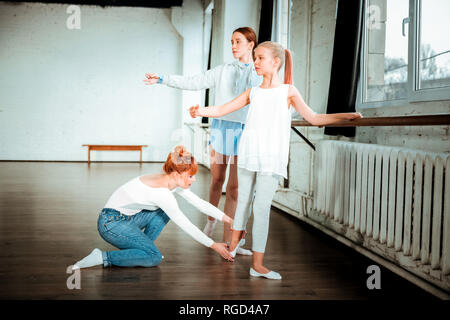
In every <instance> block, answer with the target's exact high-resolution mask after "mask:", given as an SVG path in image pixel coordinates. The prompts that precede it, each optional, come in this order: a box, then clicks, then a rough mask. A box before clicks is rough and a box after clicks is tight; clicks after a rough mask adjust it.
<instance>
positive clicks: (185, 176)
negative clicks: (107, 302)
mask: <svg viewBox="0 0 450 320" xmlns="http://www.w3.org/2000/svg"><path fill="white" fill-rule="evenodd" d="M163 170H164V173H162V174H152V175H143V176H139V177H136V178H134V179H132V180H131V181H129V182H127V183H125V184H124V185H122V186H121V187H120V188H118V189H117V190H116V191H115V192H114V193H113V194H112V195H111V197H110V198H109V200H108V202H107V203H106V205H105V207H104V209H103V210H102V212H101V213H100V215H99V218H98V224H97V227H98V232H99V233H100V235H101V237H102V238H103V239H104V240H105V241H107V242H109V243H110V244H112V245H113V246H115V247H117V248H119V249H120V250H115V251H101V250H100V249H97V248H96V249H94V250H93V251H92V252H91V253H90V254H89V255H88V256H87V257H85V258H84V259H82V260H80V261H78V262H77V263H75V265H74V266H73V268H74V269H75V268H87V267H92V266H96V265H102V264H103V266H105V267H107V266H111V265H113V266H119V267H137V266H140V267H153V266H156V265H158V264H160V263H161V261H162V259H163V256H162V255H161V253H160V252H159V250H158V248H157V247H156V246H155V244H154V241H155V239H156V238H157V237H158V235H159V234H160V232H161V230H162V229H163V228H164V226H165V225H166V224H167V222H168V221H169V220H172V221H173V222H175V223H176V224H177V225H178V226H179V227H180V228H181V229H182V230H183V231H185V232H186V233H188V234H189V235H190V236H191V237H192V238H194V239H195V240H197V241H198V242H200V243H201V244H203V245H205V246H207V247H210V248H212V249H213V250H215V251H216V252H217V253H219V254H220V255H221V256H222V257H223V258H224V259H227V260H230V261H232V260H233V257H232V256H231V254H230V253H229V252H228V250H227V244H225V243H215V242H214V241H213V240H212V239H210V238H209V237H208V236H206V235H205V234H204V233H203V232H202V231H200V230H199V229H198V228H197V227H196V226H195V225H193V224H192V223H191V222H190V221H189V219H188V218H186V216H185V215H184V214H183V212H182V211H181V210H180V208H179V207H178V204H177V201H176V199H175V197H174V195H173V193H174V192H176V193H178V194H179V195H181V196H182V197H183V198H185V199H186V200H187V201H188V202H190V203H191V204H192V205H194V206H195V207H197V208H198V209H199V210H200V211H202V212H203V213H205V214H207V215H209V216H212V217H214V218H215V219H218V220H221V221H223V222H226V223H228V224H229V225H231V224H232V223H233V219H231V218H230V217H228V216H227V215H225V214H224V213H223V212H222V211H220V210H219V209H217V208H216V207H215V206H213V205H211V204H210V203H209V202H207V201H204V200H202V199H201V198H199V197H198V196H197V195H195V194H194V193H192V192H191V191H190V190H189V187H190V186H191V184H192V183H193V182H194V181H195V174H196V173H197V171H198V165H197V162H196V161H195V159H194V157H193V156H192V155H191V154H190V153H189V152H187V151H186V149H185V148H184V147H183V146H177V147H176V148H175V150H174V151H173V152H171V153H170V154H169V156H168V157H167V160H166V162H165V163H164V166H163ZM142 229H145V230H144V231H142Z"/></svg>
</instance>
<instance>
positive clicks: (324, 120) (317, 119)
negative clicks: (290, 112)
mask: <svg viewBox="0 0 450 320" xmlns="http://www.w3.org/2000/svg"><path fill="white" fill-rule="evenodd" d="M288 102H289V104H291V105H292V106H293V107H294V109H295V110H296V111H297V112H298V113H299V114H300V115H301V116H302V117H303V119H305V120H306V121H308V122H309V123H311V124H312V125H314V126H320V127H321V126H324V125H327V124H333V123H336V122H340V121H342V120H352V119H357V118H362V115H361V113H359V112H351V113H334V114H317V113H316V112H314V110H312V109H311V108H310V107H309V106H308V105H307V104H306V103H305V101H304V100H303V98H302V96H301V94H300V92H298V90H297V88H296V87H294V86H290V87H289V94H288Z"/></svg>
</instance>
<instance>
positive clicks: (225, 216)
mask: <svg viewBox="0 0 450 320" xmlns="http://www.w3.org/2000/svg"><path fill="white" fill-rule="evenodd" d="M222 221H223V222H225V223H228V224H230V225H233V219H231V218H230V217H229V216H227V215H226V214H224V215H223V218H222Z"/></svg>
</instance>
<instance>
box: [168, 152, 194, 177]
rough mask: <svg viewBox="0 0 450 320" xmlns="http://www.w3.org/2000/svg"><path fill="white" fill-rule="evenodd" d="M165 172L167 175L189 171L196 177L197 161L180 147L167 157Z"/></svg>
mask: <svg viewBox="0 0 450 320" xmlns="http://www.w3.org/2000/svg"><path fill="white" fill-rule="evenodd" d="M163 170H164V172H165V173H167V174H171V173H172V172H178V173H183V172H186V171H189V173H190V174H191V175H195V174H196V173H197V172H198V164H197V161H195V159H194V156H193V155H192V154H191V153H189V152H188V151H187V150H186V148H185V147H183V146H181V145H179V146H176V147H175V149H174V151H173V152H171V153H169V155H168V156H167V160H166V162H165V163H164V165H163Z"/></svg>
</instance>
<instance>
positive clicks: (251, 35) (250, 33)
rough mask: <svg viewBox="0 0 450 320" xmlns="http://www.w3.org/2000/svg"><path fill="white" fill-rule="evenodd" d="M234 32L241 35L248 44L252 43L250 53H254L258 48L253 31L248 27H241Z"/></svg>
mask: <svg viewBox="0 0 450 320" xmlns="http://www.w3.org/2000/svg"><path fill="white" fill-rule="evenodd" d="M235 32H239V33H240V34H242V35H243V36H244V37H245V39H247V41H248V42H253V44H254V46H253V50H252V51H253V52H255V49H256V47H257V46H258V39H257V37H256V33H255V30H253V29H252V28H250V27H241V28H237V29H236V30H234V31H233V33H235Z"/></svg>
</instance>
